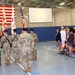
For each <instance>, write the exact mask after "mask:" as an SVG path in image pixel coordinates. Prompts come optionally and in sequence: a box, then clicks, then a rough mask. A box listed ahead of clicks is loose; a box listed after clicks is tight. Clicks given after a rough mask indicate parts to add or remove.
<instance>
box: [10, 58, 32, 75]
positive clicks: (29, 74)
mask: <svg viewBox="0 0 75 75" xmlns="http://www.w3.org/2000/svg"><path fill="white" fill-rule="evenodd" d="M11 59H12V60H13V61H15V59H14V58H13V57H11ZM17 64H18V65H19V66H20V67H21V68H22V69H23V70H24V67H23V66H22V65H21V64H20V63H17ZM27 73H28V75H31V73H29V72H27Z"/></svg>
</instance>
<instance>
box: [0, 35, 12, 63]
mask: <svg viewBox="0 0 75 75" xmlns="http://www.w3.org/2000/svg"><path fill="white" fill-rule="evenodd" d="M10 40H11V37H10V36H9V35H8V34H6V35H4V36H2V37H1V43H2V46H3V53H4V57H5V61H6V64H9V63H10V52H11V48H10V43H9V42H10Z"/></svg>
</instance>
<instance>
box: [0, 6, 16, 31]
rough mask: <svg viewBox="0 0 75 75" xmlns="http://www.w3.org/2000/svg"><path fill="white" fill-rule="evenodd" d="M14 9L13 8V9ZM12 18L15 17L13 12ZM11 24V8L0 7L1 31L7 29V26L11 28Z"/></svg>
mask: <svg viewBox="0 0 75 75" xmlns="http://www.w3.org/2000/svg"><path fill="white" fill-rule="evenodd" d="M13 9H15V7H13ZM13 11H14V16H15V10H13ZM11 22H12V6H4V5H3V6H0V27H2V30H4V29H8V25H10V26H11Z"/></svg>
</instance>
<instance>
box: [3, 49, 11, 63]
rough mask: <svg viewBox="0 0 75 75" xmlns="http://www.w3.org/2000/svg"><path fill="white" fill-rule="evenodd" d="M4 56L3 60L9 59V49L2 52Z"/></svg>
mask: <svg viewBox="0 0 75 75" xmlns="http://www.w3.org/2000/svg"><path fill="white" fill-rule="evenodd" d="M4 56H5V61H6V62H7V61H10V50H6V51H5V52H4Z"/></svg>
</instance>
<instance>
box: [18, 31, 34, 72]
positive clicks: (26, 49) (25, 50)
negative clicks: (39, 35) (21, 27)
mask: <svg viewBox="0 0 75 75" xmlns="http://www.w3.org/2000/svg"><path fill="white" fill-rule="evenodd" d="M32 43H33V42H32V38H31V36H30V34H28V33H25V32H24V33H21V34H20V38H19V46H20V47H19V48H20V50H21V51H22V55H23V64H24V68H25V72H29V71H30V68H31V64H32V60H31V58H32V56H31V53H32Z"/></svg>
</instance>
